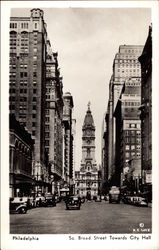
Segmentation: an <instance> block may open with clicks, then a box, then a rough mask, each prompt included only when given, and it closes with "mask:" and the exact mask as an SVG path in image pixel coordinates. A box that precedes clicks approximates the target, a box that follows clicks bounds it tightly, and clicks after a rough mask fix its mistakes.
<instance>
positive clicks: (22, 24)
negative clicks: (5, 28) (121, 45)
mask: <svg viewBox="0 0 159 250" xmlns="http://www.w3.org/2000/svg"><path fill="white" fill-rule="evenodd" d="M17 26H18V23H10V28H11V29H17ZM28 28H29V23H28V22H24V23H21V29H28ZM34 28H35V29H37V28H38V23H35V24H34Z"/></svg>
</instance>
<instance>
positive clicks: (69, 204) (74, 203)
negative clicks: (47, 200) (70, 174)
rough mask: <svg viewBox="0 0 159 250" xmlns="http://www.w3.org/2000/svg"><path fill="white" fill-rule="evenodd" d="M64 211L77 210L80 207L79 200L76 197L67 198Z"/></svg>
mask: <svg viewBox="0 0 159 250" xmlns="http://www.w3.org/2000/svg"><path fill="white" fill-rule="evenodd" d="M65 202H66V209H67V210H68V209H78V210H80V207H81V198H80V197H78V196H69V197H67V199H66V201H65Z"/></svg>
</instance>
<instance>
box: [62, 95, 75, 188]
mask: <svg viewBox="0 0 159 250" xmlns="http://www.w3.org/2000/svg"><path fill="white" fill-rule="evenodd" d="M63 102H64V107H63V136H64V141H63V142H64V143H63V160H64V162H63V165H64V166H63V180H64V186H65V187H69V188H70V192H73V190H72V188H73V187H72V184H73V183H72V181H73V135H72V109H73V106H74V104H73V98H72V95H71V93H70V92H66V93H65V94H64V95H63Z"/></svg>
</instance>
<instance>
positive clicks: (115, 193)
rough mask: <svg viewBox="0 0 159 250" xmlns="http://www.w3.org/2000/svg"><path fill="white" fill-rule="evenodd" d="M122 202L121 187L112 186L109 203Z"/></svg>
mask: <svg viewBox="0 0 159 250" xmlns="http://www.w3.org/2000/svg"><path fill="white" fill-rule="evenodd" d="M112 202H116V203H120V189H119V187H116V186H112V187H111V189H110V191H109V203H112Z"/></svg>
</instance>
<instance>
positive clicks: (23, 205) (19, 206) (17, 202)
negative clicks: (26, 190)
mask: <svg viewBox="0 0 159 250" xmlns="http://www.w3.org/2000/svg"><path fill="white" fill-rule="evenodd" d="M9 210H10V213H19V214H26V213H27V210H28V207H27V201H26V200H25V199H23V197H15V198H10V202H9Z"/></svg>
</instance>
